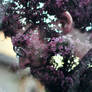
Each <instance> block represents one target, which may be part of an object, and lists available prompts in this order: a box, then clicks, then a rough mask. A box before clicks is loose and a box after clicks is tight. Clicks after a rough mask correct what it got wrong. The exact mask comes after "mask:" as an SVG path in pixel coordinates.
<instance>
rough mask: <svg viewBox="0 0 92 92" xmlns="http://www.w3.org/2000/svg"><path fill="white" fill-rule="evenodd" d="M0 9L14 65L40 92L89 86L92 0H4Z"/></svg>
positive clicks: (90, 89) (86, 91) (88, 89)
mask: <svg viewBox="0 0 92 92" xmlns="http://www.w3.org/2000/svg"><path fill="white" fill-rule="evenodd" d="M0 11H1V12H0V13H1V14H0V15H1V19H0V31H2V32H3V33H4V36H5V38H7V37H9V38H11V42H12V45H13V48H12V49H13V50H14V52H15V53H16V55H17V57H18V59H19V63H18V66H17V67H18V69H21V70H24V69H26V68H27V67H28V68H29V69H30V73H29V74H30V75H31V76H33V78H35V79H36V80H37V81H39V82H40V83H41V85H43V86H44V89H45V91H44V92H92V0H8V1H7V0H2V1H1V7H0ZM5 45H6V44H5ZM7 48H8V47H7ZM30 86H31V83H30ZM38 89H39V88H38ZM21 92H29V91H21ZM30 92H31V91H30ZM32 92H43V91H32Z"/></svg>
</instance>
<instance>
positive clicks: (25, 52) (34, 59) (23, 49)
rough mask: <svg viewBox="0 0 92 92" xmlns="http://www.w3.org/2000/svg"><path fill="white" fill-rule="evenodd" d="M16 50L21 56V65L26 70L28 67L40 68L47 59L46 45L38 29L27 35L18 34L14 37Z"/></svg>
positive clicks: (29, 31) (30, 31)
mask: <svg viewBox="0 0 92 92" xmlns="http://www.w3.org/2000/svg"><path fill="white" fill-rule="evenodd" d="M12 42H13V45H14V50H15V52H16V54H17V55H18V56H19V65H20V67H21V68H25V67H26V66H27V65H31V66H33V67H38V66H40V65H41V64H43V61H44V59H43V57H46V44H45V43H44V42H43V41H42V40H41V38H40V34H39V31H38V28H36V29H34V30H31V29H29V30H28V32H27V33H25V32H24V33H21V32H19V33H17V34H16V35H15V36H13V37H12Z"/></svg>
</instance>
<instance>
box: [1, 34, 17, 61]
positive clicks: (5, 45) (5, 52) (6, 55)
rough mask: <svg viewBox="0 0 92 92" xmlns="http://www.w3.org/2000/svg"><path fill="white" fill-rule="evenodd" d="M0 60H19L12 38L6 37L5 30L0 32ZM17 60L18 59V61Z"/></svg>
mask: <svg viewBox="0 0 92 92" xmlns="http://www.w3.org/2000/svg"><path fill="white" fill-rule="evenodd" d="M0 60H2V61H6V62H17V61H18V60H17V58H16V54H15V52H14V51H13V46H12V43H11V39H10V38H5V37H4V34H3V32H0ZM16 60H17V61H16Z"/></svg>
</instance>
